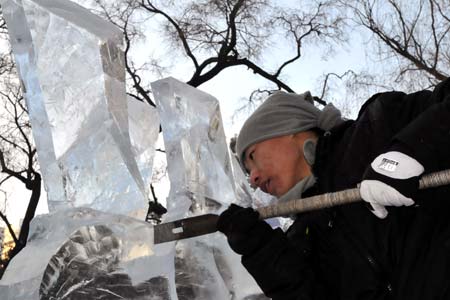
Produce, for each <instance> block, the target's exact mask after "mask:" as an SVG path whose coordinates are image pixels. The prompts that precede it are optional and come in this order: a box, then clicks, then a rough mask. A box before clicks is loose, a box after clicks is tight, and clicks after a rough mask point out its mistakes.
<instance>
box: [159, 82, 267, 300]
mask: <svg viewBox="0 0 450 300" xmlns="http://www.w3.org/2000/svg"><path fill="white" fill-rule="evenodd" d="M152 90H153V95H154V97H155V100H156V101H157V107H158V110H159V112H160V116H161V126H162V128H163V135H164V143H165V148H166V154H167V162H168V172H169V178H170V182H171V190H170V193H169V197H168V199H167V206H168V216H167V219H169V220H170V219H177V218H181V217H186V216H191V215H200V214H204V213H216V214H217V213H219V212H221V211H222V210H224V209H225V208H226V207H228V205H229V204H230V203H232V202H239V203H241V202H242V201H247V200H246V199H247V198H246V197H245V196H243V197H240V198H241V200H239V199H238V198H237V196H236V193H235V185H234V177H233V174H232V166H231V161H230V156H229V154H228V150H227V149H228V147H227V144H226V140H225V134H224V131H223V125H222V119H221V115H220V109H219V103H218V101H217V100H216V99H215V98H214V97H212V96H211V95H209V94H207V93H204V92H202V91H200V90H198V89H195V88H193V87H191V86H189V85H187V84H185V83H182V82H180V81H177V80H176V79H174V78H166V79H163V80H159V81H156V82H154V83H152ZM240 201H241V202H240ZM175 252H176V257H175V283H176V289H177V294H178V299H186V300H187V299H217V300H222V299H236V300H240V299H267V298H266V297H265V296H264V295H262V292H261V290H260V289H259V287H258V286H257V285H256V283H255V281H254V280H253V278H251V277H250V275H249V274H248V272H247V271H246V270H245V269H244V268H243V267H242V265H241V263H240V257H239V256H238V255H236V254H235V253H233V252H232V250H231V249H230V247H229V246H228V244H227V241H226V239H225V237H224V236H223V235H222V234H220V233H215V234H211V235H208V236H205V237H199V238H194V239H188V240H183V241H178V242H176V243H175Z"/></svg>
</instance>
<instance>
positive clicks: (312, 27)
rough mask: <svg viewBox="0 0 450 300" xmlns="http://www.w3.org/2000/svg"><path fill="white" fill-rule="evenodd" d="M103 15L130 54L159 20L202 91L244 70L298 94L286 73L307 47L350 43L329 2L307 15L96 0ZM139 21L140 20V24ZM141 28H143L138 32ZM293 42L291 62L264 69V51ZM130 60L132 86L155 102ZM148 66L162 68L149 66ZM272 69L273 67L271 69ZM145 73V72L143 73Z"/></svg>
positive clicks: (259, 2) (228, 5)
mask: <svg viewBox="0 0 450 300" xmlns="http://www.w3.org/2000/svg"><path fill="white" fill-rule="evenodd" d="M96 3H97V4H98V6H99V7H100V8H101V14H102V15H104V16H105V17H106V18H107V19H108V20H110V21H112V22H113V23H114V24H116V25H117V26H118V27H119V28H121V29H122V30H123V32H124V34H125V40H126V53H127V54H128V53H129V50H130V48H131V47H133V44H134V43H135V42H136V40H138V39H139V37H141V36H142V31H139V30H138V29H137V28H138V27H140V28H141V29H142V26H143V24H144V25H145V22H143V20H146V21H149V20H152V21H153V20H154V19H155V18H157V19H158V20H159V25H160V30H161V31H162V32H163V34H164V36H165V40H166V41H167V42H168V43H170V44H171V45H172V46H171V48H172V49H176V50H177V52H175V51H174V52H172V53H167V54H166V55H167V56H172V57H177V56H184V57H185V58H186V59H187V60H188V61H190V63H191V66H192V69H191V70H192V71H191V77H190V79H189V80H187V83H188V84H190V85H192V86H194V87H197V86H200V85H201V84H203V83H205V82H207V81H209V80H211V79H212V78H214V77H215V76H217V75H218V74H219V73H220V72H222V71H223V70H224V69H226V68H230V67H235V66H245V67H247V69H248V70H249V71H250V72H252V73H254V74H257V75H259V76H261V77H262V78H264V79H266V80H267V81H268V82H270V83H271V84H273V85H274V88H275V89H283V90H286V91H289V92H293V91H294V90H295V89H294V88H293V87H291V86H290V85H289V83H288V82H287V81H286V80H283V71H284V70H285V69H286V67H287V66H288V65H290V64H292V63H293V62H295V61H297V60H299V59H300V58H301V56H302V47H303V46H304V44H308V43H313V42H315V41H320V42H321V43H322V44H325V43H331V42H336V41H338V42H342V41H344V40H345V39H344V38H343V37H344V32H343V31H342V26H341V23H342V22H343V18H341V17H340V16H339V14H337V13H335V12H334V11H333V10H334V9H335V8H334V6H333V5H332V4H331V3H332V2H331V1H330V2H329V1H322V2H317V3H316V2H315V1H311V3H313V5H310V6H305V7H303V8H302V9H300V8H298V9H294V8H291V9H282V8H280V7H274V6H272V5H271V1H269V0H228V1H217V0H201V1H185V2H182V3H179V2H177V3H176V5H175V3H174V2H173V1H165V2H164V4H163V2H162V1H161V3H157V1H150V0H141V1H130V0H125V1H121V2H117V3H116V4H111V3H110V2H108V1H105V0H97V1H96ZM136 19H140V20H141V24H137V23H136V21H134V23H133V20H136ZM137 25H138V26H137ZM279 38H282V39H285V40H287V41H289V42H290V43H291V45H292V48H293V49H294V51H293V54H292V56H291V57H284V58H281V59H280V62H278V65H277V66H275V67H274V66H273V65H274V64H273V63H272V62H271V63H263V62H262V61H261V58H262V56H263V53H264V51H266V50H267V49H268V48H270V46H271V44H272V43H274V40H276V39H279ZM135 65H136V64H135V63H133V58H132V57H130V56H129V55H127V72H128V75H129V76H130V77H131V79H132V82H133V89H134V90H135V92H137V93H134V94H135V95H136V98H139V99H141V100H147V101H148V102H149V103H151V104H152V105H154V103H153V102H152V101H151V100H150V98H149V95H150V90H149V89H148V84H147V85H146V84H145V83H143V81H142V78H143V77H144V74H145V73H144V72H145V69H144V68H142V67H140V68H137V67H136V66H135ZM146 66H153V67H155V66H157V64H155V62H154V61H149V62H148V63H147V65H146ZM269 66H270V67H269ZM140 71H142V72H140Z"/></svg>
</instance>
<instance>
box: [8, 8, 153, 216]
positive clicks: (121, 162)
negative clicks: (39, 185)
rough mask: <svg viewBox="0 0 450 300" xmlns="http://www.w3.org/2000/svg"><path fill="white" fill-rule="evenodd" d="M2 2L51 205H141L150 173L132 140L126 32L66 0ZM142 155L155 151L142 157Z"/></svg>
mask: <svg viewBox="0 0 450 300" xmlns="http://www.w3.org/2000/svg"><path fill="white" fill-rule="evenodd" d="M1 4H2V9H3V15H4V17H5V19H6V21H7V25H8V30H9V34H10V37H11V38H10V40H11V44H12V48H13V52H14V55H15V59H16V63H17V66H18V68H19V71H20V77H21V79H22V82H23V86H24V91H25V96H26V100H27V106H28V110H29V114H30V120H31V124H32V128H33V135H34V139H35V143H36V147H37V151H38V158H39V162H40V166H41V172H42V175H43V179H44V183H45V187H46V190H47V193H48V203H49V210H50V211H56V210H58V209H65V208H68V207H79V206H88V207H92V208H95V209H98V210H102V211H110V212H115V213H123V214H136V212H137V211H140V210H144V209H145V208H146V206H147V199H146V184H145V183H144V179H145V180H147V179H148V176H147V178H144V179H143V176H142V174H141V172H140V170H139V167H138V165H137V163H136V157H135V155H134V152H133V150H132V146H131V142H130V136H129V127H128V113H127V103H126V100H125V99H126V97H125V68H124V53H123V51H122V49H121V48H122V33H121V31H120V30H118V29H117V28H116V27H115V26H113V25H112V24H110V23H108V22H106V21H104V20H102V19H101V18H99V17H97V16H95V15H94V14H92V13H90V12H89V11H87V10H86V9H84V8H83V7H81V6H79V5H77V4H74V3H71V2H69V1H65V0H59V1H54V0H1ZM152 122H153V127H155V128H158V127H159V125H158V122H157V121H152ZM141 154H142V153H141ZM144 157H146V158H147V159H148V158H150V157H149V156H148V155H147V154H146V155H144V156H142V155H141V156H140V157H139V158H138V159H139V160H141V162H142V159H144ZM148 162H150V163H151V159H150V161H148ZM141 169H142V168H141ZM147 174H148V172H147Z"/></svg>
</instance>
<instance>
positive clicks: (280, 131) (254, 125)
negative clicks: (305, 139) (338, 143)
mask: <svg viewBox="0 0 450 300" xmlns="http://www.w3.org/2000/svg"><path fill="white" fill-rule="evenodd" d="M343 121H344V120H343V119H342V117H341V112H340V111H339V110H338V109H337V108H335V107H334V106H333V105H332V104H328V105H326V106H325V107H324V108H323V110H320V109H318V108H317V107H315V106H314V104H313V98H312V96H311V93H310V92H306V93H303V94H294V93H286V92H276V93H274V94H272V95H271V96H270V97H268V98H267V99H266V101H264V103H262V104H261V105H260V106H259V107H258V108H257V109H256V110H255V111H254V112H253V114H252V115H251V116H250V117H249V118H248V119H247V121H245V123H244V125H243V126H242V129H241V131H240V133H239V136H238V138H237V141H236V154H237V155H238V159H239V162H240V163H241V165H242V166H243V162H244V153H245V150H246V149H247V148H248V147H250V146H251V145H253V144H256V143H258V142H262V141H264V140H267V139H270V138H274V137H279V136H283V135H289V134H294V133H297V132H302V131H307V130H310V129H313V128H320V129H322V130H325V131H328V130H330V129H331V128H333V127H334V126H336V125H338V124H340V123H342V122H343Z"/></svg>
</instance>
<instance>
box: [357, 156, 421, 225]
mask: <svg viewBox="0 0 450 300" xmlns="http://www.w3.org/2000/svg"><path fill="white" fill-rule="evenodd" d="M423 172H424V168H423V166H422V165H421V164H420V163H419V162H418V161H417V160H415V159H414V158H412V157H410V156H408V155H406V154H403V153H401V152H397V151H391V152H387V153H384V154H381V155H379V156H378V157H377V158H375V160H374V161H373V162H372V163H371V165H370V167H369V168H368V170H367V171H366V173H365V174H364V180H363V181H362V182H361V186H360V193H361V197H362V198H363V200H364V201H366V202H368V203H370V205H371V206H372V208H373V211H372V212H373V213H374V215H375V216H377V217H378V218H381V219H384V218H386V216H387V214H388V212H387V210H386V208H385V206H410V205H413V204H414V201H413V199H412V198H411V196H412V195H413V194H414V193H415V192H416V191H417V189H418V184H419V178H418V176H419V175H420V174H422V173H423Z"/></svg>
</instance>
